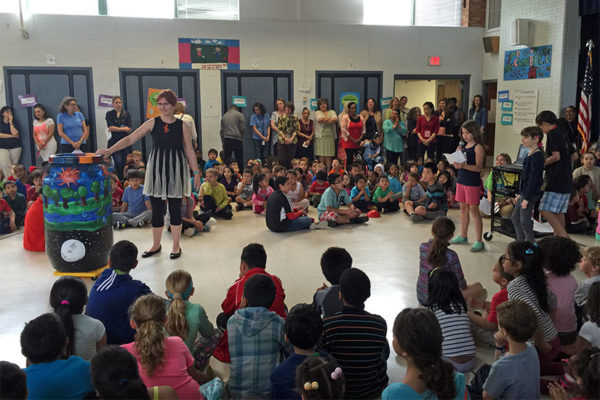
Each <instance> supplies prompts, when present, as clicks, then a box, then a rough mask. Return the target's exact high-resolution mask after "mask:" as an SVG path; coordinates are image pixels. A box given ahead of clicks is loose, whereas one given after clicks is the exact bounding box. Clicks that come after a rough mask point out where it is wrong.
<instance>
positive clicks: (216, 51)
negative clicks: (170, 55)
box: [179, 38, 240, 70]
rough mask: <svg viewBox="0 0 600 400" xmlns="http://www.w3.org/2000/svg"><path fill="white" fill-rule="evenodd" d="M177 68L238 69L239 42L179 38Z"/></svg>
mask: <svg viewBox="0 0 600 400" xmlns="http://www.w3.org/2000/svg"><path fill="white" fill-rule="evenodd" d="M179 68H181V69H192V68H197V69H235V70H238V69H240V41H239V40H230V39H189V38H179Z"/></svg>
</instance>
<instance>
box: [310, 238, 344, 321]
mask: <svg viewBox="0 0 600 400" xmlns="http://www.w3.org/2000/svg"><path fill="white" fill-rule="evenodd" d="M350 268H352V256H351V255H350V253H348V252H347V251H346V249H343V248H341V247H330V248H328V249H327V250H325V252H324V253H323V255H321V271H323V275H324V276H325V279H327V281H328V282H329V283H330V284H331V286H327V284H326V283H324V282H323V286H321V287H320V288H318V289H317V291H316V292H315V294H314V296H313V307H314V308H315V310H317V312H318V313H319V314H321V315H322V316H323V318H325V317H330V316H332V315H334V314H335V313H337V312H338V311H342V310H343V308H344V304H343V303H342V301H341V300H340V277H341V276H342V273H343V272H344V271H345V270H347V269H350Z"/></svg>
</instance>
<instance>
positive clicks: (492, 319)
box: [487, 288, 508, 325]
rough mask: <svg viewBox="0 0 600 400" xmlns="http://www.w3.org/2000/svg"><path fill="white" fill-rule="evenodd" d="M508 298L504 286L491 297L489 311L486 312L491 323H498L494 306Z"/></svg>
mask: <svg viewBox="0 0 600 400" xmlns="http://www.w3.org/2000/svg"><path fill="white" fill-rule="evenodd" d="M507 300H508V290H506V288H503V289H500V291H499V292H498V293H496V294H495V295H494V297H492V302H491V304H490V313H489V314H488V317H487V320H488V321H489V322H491V323H493V324H496V325H498V317H497V316H496V307H498V306H499V305H500V304H502V303H504V302H505V301H507Z"/></svg>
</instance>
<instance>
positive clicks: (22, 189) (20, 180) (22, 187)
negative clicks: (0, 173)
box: [6, 164, 27, 198]
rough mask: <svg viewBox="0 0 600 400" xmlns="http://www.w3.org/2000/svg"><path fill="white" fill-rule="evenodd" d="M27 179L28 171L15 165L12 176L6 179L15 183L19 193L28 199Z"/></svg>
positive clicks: (12, 168)
mask: <svg viewBox="0 0 600 400" xmlns="http://www.w3.org/2000/svg"><path fill="white" fill-rule="evenodd" d="M26 178H27V170H26V169H25V167H24V166H23V165H21V164H14V165H13V166H12V167H11V175H10V176H9V177H8V178H6V180H7V181H13V182H14V183H15V185H17V192H18V193H19V194H21V195H22V196H23V197H25V198H27V185H26V184H25V179H26Z"/></svg>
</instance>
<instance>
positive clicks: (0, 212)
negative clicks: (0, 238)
mask: <svg viewBox="0 0 600 400" xmlns="http://www.w3.org/2000/svg"><path fill="white" fill-rule="evenodd" d="M17 229H18V227H17V223H16V217H15V212H14V211H13V210H12V208H10V206H9V205H8V202H7V201H6V200H4V199H2V198H0V234H4V233H10V232H13V231H16V230H17Z"/></svg>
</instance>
